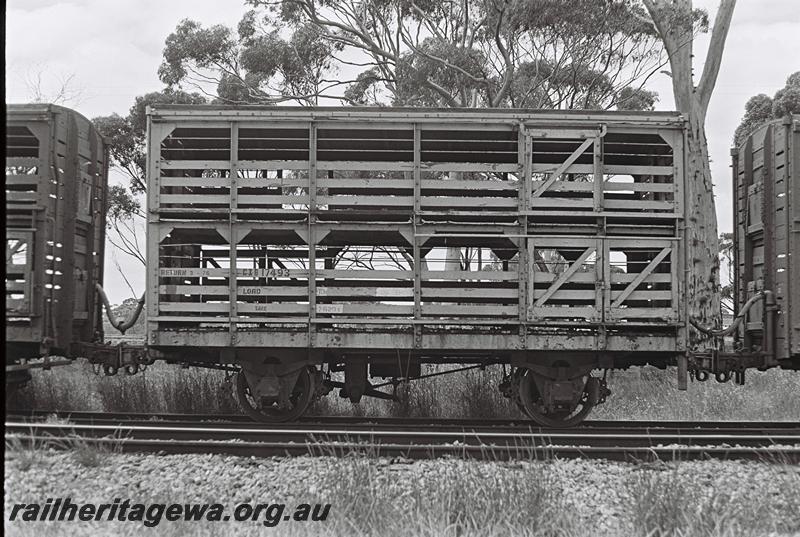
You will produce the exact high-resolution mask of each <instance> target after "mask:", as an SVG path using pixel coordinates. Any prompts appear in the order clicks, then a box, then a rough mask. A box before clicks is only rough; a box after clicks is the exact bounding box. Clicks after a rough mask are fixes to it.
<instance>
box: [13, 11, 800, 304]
mask: <svg viewBox="0 0 800 537" xmlns="http://www.w3.org/2000/svg"><path fill="white" fill-rule="evenodd" d="M694 3H695V6H696V7H704V8H707V9H709V11H710V15H711V18H712V21H713V17H714V14H715V13H716V6H717V5H718V3H719V2H718V0H695V2H694ZM246 9H247V8H246V6H245V5H244V2H242V1H241V0H235V1H232V0H227V1H226V0H217V1H212V0H166V1H165V0H114V1H108V0H73V1H62V2H57V1H52V0H8V2H7V7H6V10H7V11H6V102H9V103H14V102H25V101H28V100H30V97H31V92H30V90H29V87H28V84H26V79H30V78H31V76H35V75H36V73H37V72H42V73H43V76H42V85H43V87H44V90H45V92H46V93H47V92H52V91H54V89H55V87H56V86H57V85H58V81H59V79H61V78H63V77H66V76H69V75H74V80H73V84H72V86H73V87H74V88H76V89H80V91H81V98H80V100H78V101H77V102H71V103H68V104H67V105H68V106H70V107H72V108H75V109H76V110H78V111H79V112H81V113H82V114H83V115H85V116H86V117H89V118H92V117H95V116H99V115H108V114H111V113H112V112H117V113H119V114H120V115H125V114H126V113H127V111H128V109H129V108H130V106H131V104H132V103H133V99H134V97H136V96H137V95H141V94H143V93H146V92H149V91H156V90H159V89H161V88H162V87H163V85H162V84H161V82H160V81H159V80H158V75H157V69H158V65H159V64H160V63H161V52H162V50H163V48H164V39H165V38H166V37H167V35H169V33H170V32H172V30H174V28H175V26H176V24H177V23H178V22H179V21H180V20H181V19H184V18H191V19H194V20H197V21H199V22H201V23H202V24H204V25H211V24H218V23H222V24H226V25H229V26H233V27H235V25H236V24H237V23H238V21H239V19H240V18H241V16H242V14H243V13H244V12H245V11H246ZM707 43H708V37H707V36H701V37H700V38H699V39H698V40H697V41H696V43H695V60H696V68H695V73H697V75H698V76H699V73H701V72H702V61H703V60H704V58H705V50H706V46H707ZM798 70H800V0H739V1H738V4H737V7H736V11H735V13H734V16H733V23H732V25H731V30H730V34H729V36H728V41H727V46H726V48H725V55H724V58H723V62H722V68H721V71H720V75H719V79H718V81H717V87H716V90H715V92H714V96H713V98H712V101H711V106H710V109H709V113H708V118H707V124H706V127H707V132H708V138H709V149H710V152H711V160H712V162H711V169H712V174H713V177H714V182H715V185H716V186H717V214H718V218H719V227H720V231H730V229H731V193H730V189H731V186H730V185H731V183H730V170H729V162H730V156H729V151H730V145H731V140H732V137H733V131H734V130H735V129H736V126H737V125H738V123H739V121H740V119H741V117H742V114H743V113H744V104H745V102H746V101H747V99H749V98H750V97H751V96H753V95H756V94H758V93H766V94H768V95H770V96H772V95H773V94H774V93H775V91H777V90H778V89H779V88H781V87H783V85H784V84H785V81H786V78H787V77H788V76H789V74H791V73H792V72H794V71H798ZM648 88H649V89H652V90H656V91H658V93H659V96H660V102H659V104H658V109H661V110H669V109H672V108H673V106H674V104H673V100H672V93H671V85H670V80H669V78H667V77H666V76H665V75H658V76H656V77H654V78H653V79H652V82H651V83H650V84H649V85H648ZM119 180H120V178H119V177H116V178H112V181H119ZM110 250H111V249H109V253H108V254H107V259H106V263H107V264H106V278H105V280H106V281H105V287H106V288H107V290H108V292H109V298H110V299H111V301H112V302H114V303H118V302H121V301H122V300H123V299H124V298H126V297H128V296H130V291H128V289H127V286H126V285H125V284H124V282H123V281H122V278H121V277H120V276H119V274H118V272H117V270H116V268H115V266H114V263H113V261H112V259H111V255H113V253H112V252H110ZM116 257H117V259H118V260H119V262H120V264H121V265H122V266H123V269H125V270H126V272H127V273H128V274H129V280H130V281H131V283H132V285H133V287H134V288H135V289H136V292H137V294H139V293H141V292H142V291H143V290H144V271H143V270H141V265H138V266H137V264H136V262H129V261H127V260H126V259H125V258H124V256H123V255H122V254H117V255H116Z"/></svg>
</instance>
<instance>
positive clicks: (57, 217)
mask: <svg viewBox="0 0 800 537" xmlns="http://www.w3.org/2000/svg"><path fill="white" fill-rule="evenodd" d="M107 168H108V157H107V150H106V144H105V142H104V140H103V138H102V137H101V136H100V135H99V134H98V133H97V131H96V130H95V129H94V127H93V126H92V124H91V122H89V120H87V119H86V118H85V117H83V116H81V115H80V114H78V113H76V112H74V111H72V110H69V109H67V108H62V107H60V106H54V105H40V104H31V105H8V106H7V107H6V183H5V185H6V187H5V191H6V281H5V285H6V360H7V363H13V362H19V361H20V360H22V359H29V358H37V357H40V356H42V355H45V356H47V355H54V356H72V355H74V353H75V351H76V345H77V344H79V343H82V342H95V341H102V337H103V327H102V322H101V304H100V301H99V300H98V296H97V291H96V289H95V285H96V284H98V283H100V282H102V279H103V252H104V244H105V208H106V187H107ZM14 367H16V366H12V368H11V369H10V370H7V372H9V371H10V372H14V371H18V370H17V369H14ZM19 371H22V369H19Z"/></svg>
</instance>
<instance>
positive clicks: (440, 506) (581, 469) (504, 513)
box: [4, 446, 800, 537]
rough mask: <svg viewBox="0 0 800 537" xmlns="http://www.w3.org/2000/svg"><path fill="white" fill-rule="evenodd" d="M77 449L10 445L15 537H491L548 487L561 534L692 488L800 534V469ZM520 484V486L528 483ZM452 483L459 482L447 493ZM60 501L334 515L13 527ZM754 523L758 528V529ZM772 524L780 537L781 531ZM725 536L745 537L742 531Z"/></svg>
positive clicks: (620, 530)
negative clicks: (485, 527)
mask: <svg viewBox="0 0 800 537" xmlns="http://www.w3.org/2000/svg"><path fill="white" fill-rule="evenodd" d="M80 451H81V450H78V451H58V452H56V451H51V450H48V451H44V450H37V451H32V450H23V451H20V450H18V449H15V448H13V447H11V448H9V447H8V446H7V450H6V455H5V461H6V466H5V484H4V492H5V499H4V505H5V510H6V516H5V530H6V534H7V535H31V536H33V535H35V536H36V537H44V536H48V535H164V534H167V535H234V534H235V535H242V534H244V535H316V534H327V535H358V534H361V535H367V534H373V533H374V534H381V535H386V534H393V533H398V534H404V533H405V534H409V535H438V534H442V533H444V534H451V535H464V534H476V535H478V534H483V532H482V531H466V532H464V531H462V530H463V528H459V527H457V526H458V525H459V522H458V521H459V520H462V519H459V518H458V516H461V515H458V514H457V513H462V515H463V514H464V513H466V516H467V517H468V519H469V517H473V514H474V512H478V511H480V510H490V511H494V513H493V514H492V516H493V517H494V518H492V519H491V520H493V521H495V522H496V521H497V520H498V517H500V518H499V519H500V520H503V517H506V518H505V520H507V521H508V522H507V523H505V522H504V523H501V524H499V525H498V524H494V528H493V530H492V531H491V532H490V533H491V534H494V535H500V534H508V535H519V534H537V533H536V531H534V530H532V529H531V528H530V527H527V526H529V524H531V523H532V522H530V520H529V519H528V518H525V517H522V518H520V517H519V514H520V513H519V512H520V511H521V510H522V511H524V510H526V509H527V510H529V511H530V510H535V509H537V508H541V506H542V505H544V503H542V502H551V500H552V498H550V496H549V494H550V493H551V492H553V491H557V492H558V495H557V497H555V496H554V498H556V499H555V500H553V501H556V503H557V506H556V507H557V508H558V511H559V512H560V513H561V514H562V515H563V514H564V513H565V512H571V513H573V515H572V517H571V519H570V520H567V522H565V525H564V531H563V533H560V532H556V534H565V535H567V534H577V535H629V534H631V532H633V531H634V530H637V527H636V525H637V522H636V520H637V519H636V513H639V517H640V518H639V519H641V516H643V515H642V508H641V505H642V502H643V501H649V500H647V495H648V494H649V493H652V492H654V491H655V494H656V495H657V496H658V497H659V498H662V497H667V500H669V499H670V498H672V500H674V501H672V504H670V505H667V506H666V507H665V509H667V510H668V509H670V508H675V506H678V508H680V509H686V508H687V505H686V504H685V503H684V504H681V503H680V502H681V501H685V500H687V498H688V496H686V494H687V493H692V494H697V495H694V496H691V502H692V505H695V506H696V505H698V504H697V502H701V503H702V500H701V499H702V498H707V499H708V498H710V499H711V503H709V504H708V505H712V504H713V505H716V504H717V503H720V502H722V503H725V502H724V501H725V500H726V501H727V504H725V505H717V506H716V507H714V509H716V510H717V512H716V514H712V515H709V516H712V517H714V516H719V517H720V518H723V517H728V515H729V511H726V509H727V508H728V506H737V507H736V510H737V511H741V507H738V506H741V505H751V504H752V502H750V503H748V502H742V503H738V504H737V503H736V502H735V500H736V498H739V497H741V498H745V499H747V498H760V499H761V500H763V502H762V503H761V504H759V505H755V504H752V505H753V506H754V507H753V509H755V511H756V512H754V513H750V514H746V516H748V517H749V516H751V515H752V516H758V517H763V521H762V523H761V525H760V526H759V525H756V526H752V525H751V526H749V527H750V529H751V532H750V533H749V534H764V535H767V534H768V535H776V534H780V535H800V467H798V466H788V465H780V464H767V463H756V462H732V461H731V462H723V461H704V462H680V463H667V464H639V465H633V464H626V463H614V462H603V461H585V460H557V461H547V462H533V461H525V462H511V463H502V462H467V461H462V460H456V459H439V460H432V461H416V462H411V461H406V460H390V459H386V458H379V457H373V458H355V457H353V458H344V459H337V458H332V457H296V458H279V457H272V458H263V459H255V458H242V457H231V456H219V455H161V456H159V455H129V454H119V453H110V452H109V453H100V455H101V457H100V458H99V461H98V460H94V459H92V457H88V459H90V460H89V462H86V460H85V459H87V457H81V453H80ZM520 476H522V477H523V478H524V479H523V480H520V479H519V477H520ZM531 476H532V478H533V479H534V480H536V479H541V480H542V482H543V483H544V485H543V486H542V487H540V488H539V489H535V488H534V489H530V488H529V487H530V483H525V482H524V480H527V479H528V478H529V477H531ZM537 476H538V477H537ZM672 477H674V478H676V479H677V481H674V482H673V483H677V482H680V484H681V487H680V490H681V491H682V492H679V493H676V492H675V490H677V489H674V490H673V489H671V488H670V486H669V483H670V482H671V481H670V478H672ZM662 478H663V479H662ZM449 482H452V483H453V484H454V486H453V487H448V486H444V487H443V486H442V484H443V483H449ZM509 483H510V484H511V485H509ZM665 483H666V485H665ZM520 486H523V488H519V487H520ZM525 487H528V488H525ZM531 490H534V492H536V491H537V490H538V491H539V492H541V493H543V494H545V496H547V498H545V499H544V500H542V501H539V500H537V501H539V503H535V502H534V503H531V502H533V500H532V499H531V498H526V499H525V501H523V503H520V498H518V497H517V496H519V495H521V494H523V492H524V494H525V495H530V494H531V492H530V491H531ZM515 491H516V492H515ZM520 491H522V492H520ZM687 491H688V492H687ZM681 495H683V496H681ZM54 497H69V498H71V499H72V501H73V502H76V503H78V502H96V503H110V502H112V501H113V499H114V498H130V499H131V501H132V502H141V503H151V502H165V503H172V502H175V503H185V502H201V503H205V502H210V503H222V504H225V505H226V509H228V510H232V509H233V506H234V505H235V504H237V503H241V502H252V503H266V502H270V503H276V502H277V503H285V504H286V505H287V506H291V507H294V505H297V504H300V503H316V502H330V503H331V504H332V508H331V515H330V518H329V520H328V521H326V522H323V523H320V522H294V521H291V522H282V523H281V524H279V525H278V526H277V527H275V528H266V527H264V526H263V525H261V524H260V522H253V521H249V522H232V521H231V522H218V523H210V522H167V521H163V522H161V524H160V526H158V527H155V528H146V527H143V526H142V525H141V523H139V522H72V523H69V524H68V525H67V524H65V523H62V525H61V526H56V525H53V523H50V522H37V523H22V522H9V521H8V517H9V514H10V509H11V506H12V505H13V504H15V503H23V502H25V503H28V502H44V501H45V500H46V499H47V498H54ZM676 498H677V499H676ZM720 498H722V500H720ZM459 502H460V503H459ZM525 502H527V503H525ZM715 502H716V503H715ZM420 503H426V504H428V505H424V506H423V505H420ZM551 503H552V502H551ZM668 503H669V502H668ZM704 505H705V504H704ZM537 506H539V507H537ZM637 506H638V507H637ZM688 507H691V505H690V506H688ZM389 508H392V509H394V511H392V513H394V515H392V516H393V517H394V518H393V519H392V520H389V519H388V518H386V517H388V516H390V514H385V513H384V511H385V510H386V509H389ZM554 512H555V511H554ZM437 513H439V514H440V515H441V516H439V515H437ZM454 513H456V514H455V515H454ZM384 515H385V516H384ZM398 515H400V516H398ZM403 515H404V516H405V517H406V518H407V520H408V521H409V522H408V524H407V526H403V523H402V521H400V522H398V521H397V520H394V519H396V518H402V516H403ZM382 516H383V518H381V517H382ZM525 516H529V515H528V514H527V513H526V514H525ZM530 516H532V515H530ZM737 516H738V515H737ZM425 517H429V518H430V517H432V518H433V519H436V520H430V521H429V522H430V523H429V524H427V525H420V524H419V523H412V522H410V521H411V520H418V519H420V518H425ZM443 517H444V518H446V519H447V520H445V521H444V522H442V520H439V518H443ZM793 517H794V518H793ZM387 520H388V522H387ZM480 520H483V519H480V518H479V517H478V518H476V519H474V520H472V522H469V520H468V521H467V522H466V523H465V526H466V528H467V529H468V530H470V529H471V530H480V528H481V522H480ZM398 524H399V525H398ZM404 527H407V529H408V531H407V532H406V531H405V530H403V529H402V528H404ZM753 527H755V528H756V531H755V532H753V531H752V528H753ZM759 527H760V528H763V532H761V531H758V528H759ZM776 527H780V528H782V529H780V530H779V532H778V533H776V532H775V528H776ZM398 528H400V529H398ZM589 528H591V529H590V530H589ZM641 529H642V528H638V530H641ZM395 530H396V531H395ZM544 533H545V534H547V532H544ZM643 533H646V532H643ZM711 534H714V533H711ZM718 534H725V535H728V534H730V535H737V534H739V533H738V532H737V531H735V530H734V531H733V532H732V533H731V532H730V531H728V533H725V532H721V533H718Z"/></svg>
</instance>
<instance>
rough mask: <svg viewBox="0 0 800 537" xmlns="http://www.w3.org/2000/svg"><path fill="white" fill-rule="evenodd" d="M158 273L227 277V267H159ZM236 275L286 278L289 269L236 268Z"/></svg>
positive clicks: (184, 276) (189, 276) (190, 276)
mask: <svg viewBox="0 0 800 537" xmlns="http://www.w3.org/2000/svg"><path fill="white" fill-rule="evenodd" d="M158 275H159V276H161V277H162V278H227V277H228V276H230V269H227V268H161V269H158ZM236 276H238V277H244V278H288V277H289V269H262V268H259V269H249V268H239V269H236Z"/></svg>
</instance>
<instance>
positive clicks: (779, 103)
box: [733, 71, 800, 147]
mask: <svg viewBox="0 0 800 537" xmlns="http://www.w3.org/2000/svg"><path fill="white" fill-rule="evenodd" d="M787 114H800V71H797V72H796V73H792V74H791V75H789V78H787V79H786V85H785V86H784V87H783V88H781V89H779V90H778V91H777V92H776V93H775V96H774V97H772V98H770V97H769V95H765V94H763V93H759V94H758V95H756V96H754V97H751V98H750V100H749V101H747V104H745V105H744V117H743V118H742V122H741V123H739V126H738V127H737V128H736V132H735V133H734V135H733V143H734V145H735V146H736V147H738V146H740V145H741V144H742V143H743V142H744V139H745V138H746V137H747V135H748V134H750V133H751V132H753V131H754V130H756V129H757V128H759V127H760V126H762V125H764V124H765V123H767V122H769V121H771V120H773V119H778V118H781V117H783V116H785V115H787Z"/></svg>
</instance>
